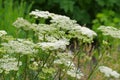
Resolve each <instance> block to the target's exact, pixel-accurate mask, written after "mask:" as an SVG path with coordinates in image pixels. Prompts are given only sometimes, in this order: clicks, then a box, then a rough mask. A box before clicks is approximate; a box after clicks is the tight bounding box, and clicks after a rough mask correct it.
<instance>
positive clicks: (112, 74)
mask: <svg viewBox="0 0 120 80" xmlns="http://www.w3.org/2000/svg"><path fill="white" fill-rule="evenodd" d="M99 70H100V72H102V73H104V74H105V76H106V77H114V78H120V74H119V73H118V72H116V71H114V70H112V69H111V68H109V67H106V66H100V67H99Z"/></svg>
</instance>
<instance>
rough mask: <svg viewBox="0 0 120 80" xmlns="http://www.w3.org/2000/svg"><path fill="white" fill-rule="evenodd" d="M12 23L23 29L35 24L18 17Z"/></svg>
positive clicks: (29, 28) (28, 28) (30, 27)
mask: <svg viewBox="0 0 120 80" xmlns="http://www.w3.org/2000/svg"><path fill="white" fill-rule="evenodd" d="M13 25H14V26H15V27H16V28H23V29H24V30H31V29H32V28H33V27H34V26H35V25H34V24H31V23H30V22H28V21H27V20H25V19H23V18H18V19H17V20H16V21H15V22H14V23H13Z"/></svg>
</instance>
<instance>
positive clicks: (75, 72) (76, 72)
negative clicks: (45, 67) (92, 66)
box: [54, 53, 83, 79]
mask: <svg viewBox="0 0 120 80" xmlns="http://www.w3.org/2000/svg"><path fill="white" fill-rule="evenodd" d="M57 57H58V59H56V60H55V61H54V64H57V65H64V66H66V67H67V69H68V70H67V72H66V73H67V75H69V76H71V77H73V78H77V79H81V77H82V76H83V73H82V72H81V71H80V69H77V68H76V66H75V65H74V63H73V62H72V61H71V59H72V58H73V55H71V54H69V53H58V55H57ZM63 71H64V70H63Z"/></svg>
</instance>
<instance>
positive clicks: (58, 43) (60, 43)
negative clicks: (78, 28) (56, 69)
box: [38, 40, 69, 50]
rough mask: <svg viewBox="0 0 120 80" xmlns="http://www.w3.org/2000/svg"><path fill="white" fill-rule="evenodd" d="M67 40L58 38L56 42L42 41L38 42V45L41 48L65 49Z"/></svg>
mask: <svg viewBox="0 0 120 80" xmlns="http://www.w3.org/2000/svg"><path fill="white" fill-rule="evenodd" d="M68 44H69V42H68V41H66V40H58V41H56V42H42V43H38V45H39V46H40V47H41V48H42V49H43V50H58V49H62V50H65V49H66V45H68Z"/></svg>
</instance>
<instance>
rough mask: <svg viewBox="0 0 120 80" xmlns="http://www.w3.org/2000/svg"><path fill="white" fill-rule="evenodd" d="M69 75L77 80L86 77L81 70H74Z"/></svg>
mask: <svg viewBox="0 0 120 80" xmlns="http://www.w3.org/2000/svg"><path fill="white" fill-rule="evenodd" d="M67 74H68V75H69V76H71V77H74V78H77V79H81V77H82V76H84V75H83V73H82V72H81V71H80V69H78V70H77V69H76V68H72V69H70V70H68V71H67Z"/></svg>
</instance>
